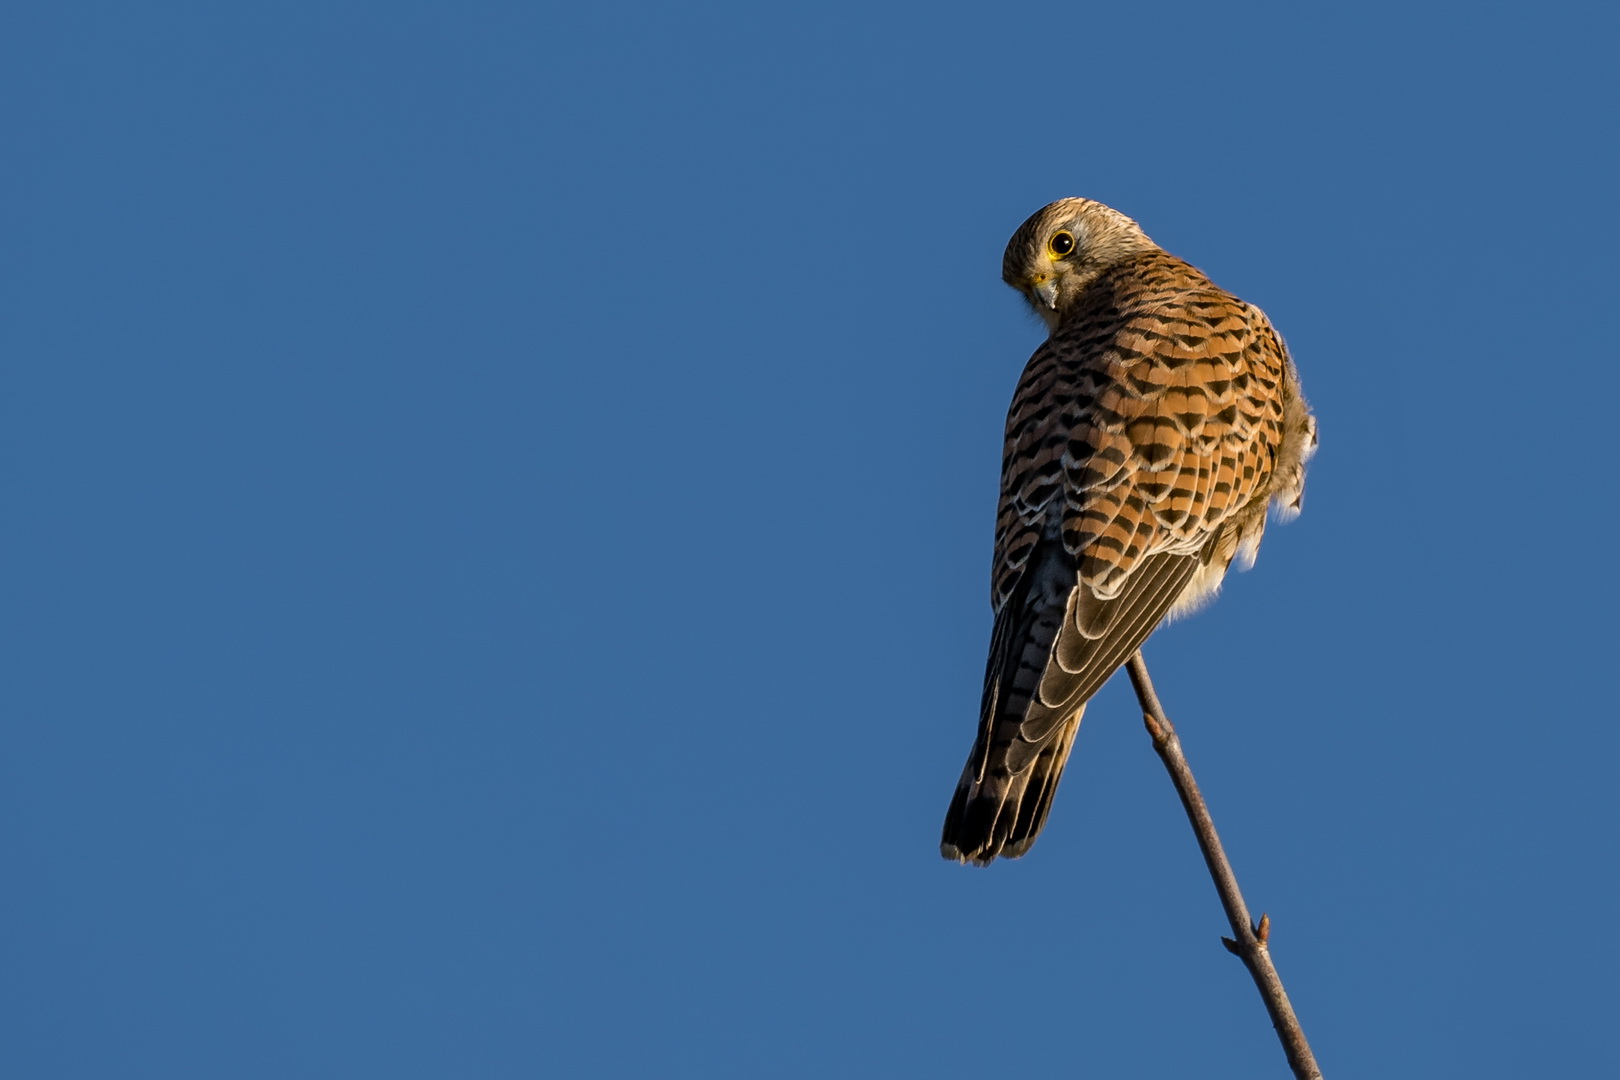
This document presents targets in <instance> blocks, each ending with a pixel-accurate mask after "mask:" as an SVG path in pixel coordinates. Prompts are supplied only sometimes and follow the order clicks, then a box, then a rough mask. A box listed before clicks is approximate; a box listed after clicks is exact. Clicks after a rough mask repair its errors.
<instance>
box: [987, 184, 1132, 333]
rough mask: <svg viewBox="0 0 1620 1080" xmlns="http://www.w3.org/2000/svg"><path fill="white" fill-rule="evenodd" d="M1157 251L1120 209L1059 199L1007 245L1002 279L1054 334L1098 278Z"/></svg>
mask: <svg viewBox="0 0 1620 1080" xmlns="http://www.w3.org/2000/svg"><path fill="white" fill-rule="evenodd" d="M1153 246H1154V245H1153V241H1151V240H1149V239H1148V238H1147V236H1146V234H1144V233H1143V232H1142V228H1141V226H1139V225H1137V224H1136V222H1134V221H1132V220H1131V219H1130V218H1128V217H1126V216H1125V215H1124V214H1122V213H1120V212H1119V211H1118V210H1115V209H1112V208H1111V207H1107V206H1104V205H1103V204H1102V203H1100V202H1093V201H1092V200H1090V199H1059V200H1058V201H1057V202H1055V203H1051V204H1049V205H1047V206H1043V207H1041V209H1039V210H1037V211H1035V213H1034V214H1033V215H1031V216H1030V219H1029V220H1028V221H1026V222H1024V223H1023V224H1022V225H1020V226H1019V227H1018V231H1017V232H1015V233H1013V237H1012V239H1011V240H1009V241H1007V253H1006V255H1005V256H1003V257H1002V260H1001V277H1002V279H1003V280H1004V281H1006V282H1007V284H1008V285H1011V286H1012V287H1013V288H1015V289H1017V290H1018V291H1019V292H1021V293H1023V294H1024V297H1025V299H1027V300H1028V301H1029V305H1030V307H1032V308H1034V309H1035V313H1036V314H1037V315H1039V316H1040V317H1041V318H1042V319H1044V320H1045V321H1046V325H1047V326H1048V327H1049V328H1052V329H1056V328H1057V325H1058V323H1059V322H1060V321H1062V318H1063V315H1064V313H1065V312H1067V311H1068V310H1069V309H1070V308H1071V307H1073V305H1074V302H1075V300H1076V299H1078V298H1079V297H1080V295H1081V294H1082V293H1084V292H1085V291H1086V287H1087V286H1089V285H1090V284H1091V283H1092V282H1093V281H1095V280H1097V277H1098V275H1100V274H1101V273H1102V272H1103V271H1104V270H1106V269H1108V268H1109V267H1110V266H1112V265H1114V264H1115V263H1117V262H1119V261H1120V260H1122V259H1125V258H1128V257H1129V256H1131V255H1132V254H1134V253H1136V252H1138V251H1144V250H1147V249H1150V248H1152V247H1153Z"/></svg>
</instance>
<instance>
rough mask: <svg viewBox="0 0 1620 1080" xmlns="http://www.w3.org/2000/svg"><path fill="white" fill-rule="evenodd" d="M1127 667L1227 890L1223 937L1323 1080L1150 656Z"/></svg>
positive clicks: (1305, 1071)
mask: <svg viewBox="0 0 1620 1080" xmlns="http://www.w3.org/2000/svg"><path fill="white" fill-rule="evenodd" d="M1126 670H1127V671H1128V672H1129V673H1130V676H1131V685H1132V686H1134V687H1135V688H1136V699H1137V700H1138V701H1139V702H1141V703H1142V722H1143V723H1144V724H1146V725H1147V729H1148V734H1149V735H1151V736H1153V749H1155V750H1157V751H1158V752H1159V759H1160V760H1161V761H1163V762H1164V767H1165V768H1166V769H1168V770H1169V771H1170V780H1171V782H1172V783H1174V784H1175V785H1176V794H1177V795H1180V796H1181V805H1182V806H1183V807H1185V808H1186V810H1187V820H1189V821H1191V822H1192V827H1193V832H1194V833H1195V834H1196V835H1197V837H1198V847H1199V849H1200V850H1201V851H1203V853H1204V865H1206V866H1208V867H1209V876H1210V877H1212V878H1214V879H1215V891H1216V892H1218V893H1220V894H1221V906H1222V907H1223V908H1225V909H1226V921H1227V922H1229V923H1231V925H1232V936H1231V937H1229V938H1226V937H1223V938H1221V943H1222V944H1224V945H1225V946H1226V947H1227V949H1228V950H1229V951H1230V952H1232V953H1234V954H1235V955H1236V956H1237V957H1238V959H1240V960H1242V961H1243V966H1244V967H1246V968H1248V969H1249V974H1250V975H1251V976H1253V978H1254V985H1255V986H1256V987H1258V988H1259V990H1260V997H1261V999H1262V1000H1264V1001H1265V1003H1266V1012H1267V1013H1269V1014H1270V1016H1271V1026H1272V1027H1274V1028H1276V1029H1277V1038H1278V1039H1280V1040H1281V1041H1282V1046H1283V1053H1284V1054H1287V1055H1288V1067H1289V1068H1290V1069H1292V1070H1293V1071H1294V1076H1295V1077H1296V1078H1298V1080H1322V1070H1321V1069H1319V1068H1317V1066H1316V1058H1315V1057H1314V1056H1313V1055H1312V1054H1311V1047H1310V1044H1309V1043H1307V1042H1306V1041H1305V1032H1304V1030H1303V1029H1302V1028H1301V1027H1300V1026H1299V1018H1298V1017H1296V1016H1295V1015H1294V1007H1293V1006H1292V1005H1290V1004H1289V1003H1288V994H1287V992H1285V991H1284V990H1283V984H1282V978H1281V976H1279V975H1278V974H1277V966H1276V965H1275V964H1273V963H1272V962H1271V949H1270V948H1268V947H1267V939H1268V938H1270V936H1271V918H1270V916H1268V915H1261V916H1260V922H1259V923H1257V924H1256V923H1251V922H1250V921H1249V909H1248V906H1247V905H1245V904H1244V903H1243V893H1242V892H1241V891H1239V889H1238V883H1237V877H1236V876H1235V875H1234V874H1233V873H1232V864H1231V863H1229V862H1227V861H1226V852H1225V851H1223V850H1221V838H1220V837H1219V836H1217V835H1216V834H1215V822H1214V820H1213V819H1212V818H1211V817H1210V816H1209V807H1208V806H1206V805H1204V796H1203V795H1202V794H1200V793H1199V791H1198V781H1197V780H1195V779H1193V774H1192V767H1191V766H1189V765H1188V764H1187V755H1186V754H1184V753H1182V750H1181V740H1180V739H1179V738H1177V737H1176V729H1175V726H1174V725H1173V724H1171V723H1170V718H1169V717H1168V716H1166V715H1164V707H1163V706H1162V705H1160V704H1159V695H1158V694H1156V693H1154V691H1153V680H1152V679H1150V678H1148V670H1147V661H1145V660H1143V659H1142V653H1141V651H1140V650H1138V651H1137V652H1136V654H1135V655H1133V656H1132V657H1131V659H1130V661H1129V662H1128V663H1127V664H1126Z"/></svg>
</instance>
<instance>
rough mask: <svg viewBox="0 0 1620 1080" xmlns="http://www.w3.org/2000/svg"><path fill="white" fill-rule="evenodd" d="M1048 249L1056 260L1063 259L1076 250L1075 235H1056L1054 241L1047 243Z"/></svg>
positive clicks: (1064, 233)
mask: <svg viewBox="0 0 1620 1080" xmlns="http://www.w3.org/2000/svg"><path fill="white" fill-rule="evenodd" d="M1046 248H1047V250H1048V251H1050V252H1051V253H1052V257H1053V258H1054V259H1061V258H1063V256H1065V255H1067V254H1068V253H1069V252H1071V251H1073V250H1074V234H1073V233H1067V232H1060V233H1054V234H1053V235H1052V239H1050V240H1048V241H1047V242H1046Z"/></svg>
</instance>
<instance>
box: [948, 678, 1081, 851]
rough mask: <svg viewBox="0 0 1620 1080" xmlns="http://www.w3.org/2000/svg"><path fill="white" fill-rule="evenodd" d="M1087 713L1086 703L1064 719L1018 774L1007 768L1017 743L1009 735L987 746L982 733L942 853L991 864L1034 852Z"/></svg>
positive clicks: (952, 809) (958, 792)
mask: <svg viewBox="0 0 1620 1080" xmlns="http://www.w3.org/2000/svg"><path fill="white" fill-rule="evenodd" d="M1084 711H1085V707H1084V706H1081V707H1080V708H1077V709H1075V711H1074V712H1073V713H1072V714H1071V715H1070V716H1068V717H1067V718H1066V719H1064V720H1063V721H1062V722H1061V724H1060V726H1059V727H1058V729H1057V730H1056V731H1054V732H1053V733H1052V736H1051V737H1049V738H1047V739H1046V740H1044V742H1043V745H1042V746H1041V747H1040V750H1039V751H1038V752H1037V753H1036V754H1035V756H1034V758H1033V759H1032V760H1030V761H1029V762H1028V763H1027V764H1026V765H1025V766H1024V768H1022V769H1021V770H1019V771H1017V772H1013V771H1010V770H1009V769H1008V767H1007V766H1008V764H1009V762H1008V760H1007V759H1008V752H1009V751H1011V750H1014V747H1013V746H1012V745H1011V741H1010V740H1005V739H1004V740H1002V743H1001V745H1000V746H996V745H992V746H989V747H986V746H984V745H982V744H983V742H984V740H985V735H984V734H981V735H980V736H979V742H978V743H976V744H975V745H974V747H973V753H972V754H970V755H969V756H968V762H967V767H966V768H964V769H963V770H962V779H961V780H960V781H958V782H957V785H956V794H955V795H954V796H952V798H951V807H950V809H949V810H948V811H946V813H945V831H944V835H943V836H942V837H941V839H940V844H939V850H940V854H941V855H944V856H945V857H946V858H947V859H955V860H956V861H958V862H972V863H977V864H978V865H980V866H987V865H989V863H990V862H991V860H993V859H995V858H996V857H997V856H998V855H1000V856H1005V857H1006V858H1009V859H1011V858H1017V857H1018V856H1020V855H1022V854H1023V853H1024V852H1026V851H1028V850H1029V848H1030V845H1031V844H1033V843H1035V836H1036V834H1037V833H1039V832H1040V831H1041V826H1042V825H1044V824H1046V815H1047V813H1048V812H1049V811H1050V810H1051V809H1052V796H1053V794H1055V793H1056V791H1057V786H1058V780H1059V779H1060V778H1062V776H1063V766H1064V764H1065V763H1066V762H1067V761H1068V760H1069V750H1070V748H1071V747H1072V746H1073V745H1074V735H1075V732H1076V731H1078V730H1079V729H1080V715H1081V713H1082V712H1084ZM981 762H982V763H983V773H982V776H981V772H980V763H981Z"/></svg>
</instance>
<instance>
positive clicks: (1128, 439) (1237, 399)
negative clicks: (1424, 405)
mask: <svg viewBox="0 0 1620 1080" xmlns="http://www.w3.org/2000/svg"><path fill="white" fill-rule="evenodd" d="M1061 235H1069V236H1072V238H1073V246H1074V250H1073V252H1072V254H1069V255H1068V257H1066V258H1063V257H1059V256H1058V255H1057V254H1055V253H1054V250H1053V249H1054V247H1056V246H1063V244H1062V241H1061V239H1054V237H1060V236H1061ZM1005 276H1006V277H1007V279H1008V281H1009V283H1010V284H1013V285H1014V286H1015V287H1016V288H1019V289H1020V290H1021V291H1024V292H1025V293H1026V295H1028V296H1030V297H1031V299H1032V302H1035V303H1036V306H1037V310H1038V311H1040V312H1041V314H1042V315H1043V317H1045V318H1046V320H1047V322H1048V324H1049V325H1050V326H1051V328H1052V333H1051V336H1050V338H1049V339H1048V340H1047V341H1046V342H1045V343H1044V344H1043V345H1041V347H1040V348H1039V349H1037V350H1036V352H1035V355H1034V356H1033V357H1031V359H1030V361H1029V364H1028V366H1027V367H1026V368H1025V370H1024V374H1023V378H1022V379H1021V380H1020V382H1019V384H1018V389H1017V391H1016V393H1015V394H1014V396H1013V402H1012V407H1011V409H1010V411H1009V413H1008V417H1007V434H1006V450H1005V454H1004V457H1003V463H1002V495H1001V504H1000V508H999V513H998V516H997V521H996V543H995V561H994V567H993V572H992V595H991V603H992V606H993V608H994V610H995V616H996V619H995V629H994V631H993V633H992V640H991V649H990V657H989V661H988V664H987V667H986V672H985V691H984V697H983V701H982V703H981V716H980V732H979V738H978V742H977V744H976V745H975V747H974V750H973V753H972V754H971V755H970V756H969V759H968V762H967V766H966V768H965V769H964V770H963V774H962V779H961V782H960V784H959V785H958V788H957V792H956V797H955V798H954V799H953V801H952V804H951V809H950V812H949V814H948V815H947V817H946V822H945V833H944V838H943V841H942V845H941V850H942V851H943V853H944V854H945V855H946V857H947V858H953V859H960V860H962V861H972V862H977V863H981V864H982V863H988V862H989V861H991V860H992V859H994V858H995V857H996V856H997V855H1007V856H1015V855H1020V854H1022V853H1023V852H1024V851H1025V850H1027V849H1028V847H1029V845H1030V844H1031V843H1033V841H1034V839H1035V834H1036V833H1037V832H1038V831H1039V829H1040V827H1041V825H1042V823H1043V822H1044V820H1045V818H1046V814H1047V811H1048V810H1049V809H1050V805H1051V799H1052V794H1053V792H1054V791H1055V789H1056V785H1057V781H1058V778H1059V776H1060V775H1061V772H1062V769H1063V764H1064V761H1065V760H1066V759H1067V757H1068V752H1069V748H1070V746H1071V745H1072V742H1073V739H1074V734H1075V730H1076V729H1077V727H1078V725H1079V722H1080V714H1081V712H1082V711H1083V709H1084V706H1085V703H1086V701H1087V700H1088V699H1089V698H1090V697H1091V696H1092V695H1093V694H1094V693H1096V691H1097V689H1098V688H1099V687H1101V685H1102V684H1103V682H1104V681H1106V680H1107V679H1108V677H1109V676H1110V675H1112V674H1113V673H1114V671H1115V670H1116V669H1117V668H1118V667H1119V666H1120V665H1121V664H1122V663H1123V662H1124V661H1125V660H1126V659H1128V658H1129V657H1130V655H1131V653H1132V652H1134V651H1135V650H1136V648H1137V647H1139V646H1140V645H1141V643H1142V642H1143V640H1145V639H1146V638H1147V636H1148V635H1149V634H1150V633H1152V631H1153V629H1154V627H1156V626H1157V625H1158V624H1159V623H1160V622H1162V621H1163V620H1164V619H1165V617H1166V616H1167V615H1170V614H1172V613H1177V612H1179V611H1183V610H1190V609H1191V608H1192V607H1195V606H1196V605H1197V604H1198V602H1199V601H1200V600H1202V599H1204V598H1206V597H1208V596H1210V595H1212V594H1213V593H1214V591H1215V590H1216V588H1217V587H1218V586H1219V584H1220V580H1221V577H1222V575H1224V573H1225V571H1226V569H1227V567H1228V566H1229V565H1230V563H1231V562H1232V560H1233V558H1234V557H1235V556H1237V555H1238V553H1239V552H1240V551H1241V552H1243V553H1244V554H1245V556H1246V557H1248V558H1252V554H1253V551H1254V549H1255V548H1256V547H1257V546H1258V544H1259V541H1260V536H1261V533H1262V532H1263V531H1264V528H1265V520H1266V506H1267V504H1268V502H1275V503H1277V504H1278V505H1279V506H1280V507H1281V508H1282V510H1283V511H1284V512H1289V511H1295V510H1297V509H1298V507H1299V502H1300V497H1301V494H1302V490H1303V481H1304V462H1305V460H1306V458H1307V457H1308V456H1309V454H1310V451H1311V449H1312V448H1313V447H1314V445H1315V424H1314V420H1313V419H1312V418H1311V416H1310V414H1309V412H1308V411H1307V410H1306V407H1305V403H1304V400H1303V398H1302V397H1301V396H1300V393H1299V386H1298V380H1297V377H1296V376H1295V373H1294V369H1293V364H1292V362H1291V361H1290V359H1289V357H1288V353H1287V350H1286V349H1285V348H1284V346H1283V343H1282V340H1281V338H1280V337H1278V335H1277V333H1276V331H1275V330H1273V329H1272V327H1271V324H1270V323H1269V322H1268V321H1267V320H1266V317H1265V315H1264V314H1263V313H1261V311H1260V310H1259V309H1258V308H1256V307H1254V306H1252V305H1250V304H1245V303H1244V302H1243V301H1241V300H1238V299H1237V298H1236V297H1233V296H1231V295H1230V294H1228V293H1226V292H1223V291H1222V290H1221V289H1219V288H1217V287H1216V286H1215V285H1214V284H1212V283H1211V282H1210V281H1209V279H1207V278H1206V277H1204V275H1203V274H1201V273H1200V272H1199V271H1198V270H1196V269H1194V268H1193V267H1191V266H1189V265H1187V264H1186V263H1184V262H1182V261H1181V260H1180V259H1177V258H1175V257H1174V256H1172V255H1170V254H1168V253H1166V252H1164V251H1163V250H1161V249H1160V248H1158V247H1157V246H1155V245H1154V244H1153V243H1152V242H1151V241H1150V240H1148V239H1147V237H1146V236H1144V235H1143V234H1142V233H1141V230H1140V229H1139V228H1137V227H1136V224H1135V222H1132V221H1131V220H1130V219H1129V218H1126V217H1124V215H1121V214H1118V213H1117V212H1116V211H1113V210H1110V209H1108V208H1107V207H1105V206H1102V205H1101V204H1099V203H1094V202H1089V201H1087V200H1080V199H1069V200H1063V201H1062V202H1059V203H1054V204H1052V206H1049V207H1047V208H1045V209H1043V210H1042V211H1040V212H1039V213H1037V214H1036V215H1035V216H1034V217H1032V218H1031V219H1030V220H1029V221H1028V222H1026V223H1025V224H1024V226H1023V227H1022V228H1021V229H1020V230H1019V232H1018V233H1017V234H1015V235H1014V237H1013V240H1012V242H1011V243H1010V244H1009V245H1008V252H1007V260H1006V264H1005Z"/></svg>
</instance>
